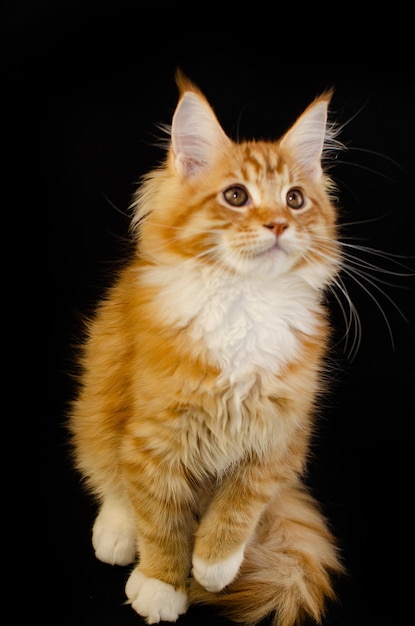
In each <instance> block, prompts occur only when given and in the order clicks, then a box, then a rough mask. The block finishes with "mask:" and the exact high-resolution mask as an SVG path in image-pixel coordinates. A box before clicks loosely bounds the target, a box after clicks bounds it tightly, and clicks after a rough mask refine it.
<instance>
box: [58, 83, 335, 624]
mask: <svg viewBox="0 0 415 626" xmlns="http://www.w3.org/2000/svg"><path fill="white" fill-rule="evenodd" d="M177 84H178V87H179V90H180V99H179V102H178V105H177V108H176V111H175V113H174V117H173V121H172V126H171V131H170V145H169V149H168V154H167V158H166V160H165V162H164V163H163V165H162V166H161V167H159V168H158V169H156V170H154V171H152V172H150V173H149V174H148V175H147V176H146V177H145V180H144V181H143V184H142V186H141V187H140V189H139V190H138V192H137V194H136V197H135V199H134V203H133V207H132V208H133V210H134V216H133V220H132V227H133V232H134V235H135V237H136V240H137V246H136V254H135V256H134V258H132V260H131V261H129V262H128V264H127V265H126V267H125V268H124V269H123V270H122V271H121V272H120V274H119V276H118V279H117V280H116V281H115V284H114V285H113V287H112V288H111V289H110V290H109V292H108V293H107V295H106V297H105V299H104V300H103V301H102V303H101V304H100V306H99V307H98V310H97V312H96V314H95V316H94V319H92V320H91V321H90V322H89V324H88V326H87V340H86V342H85V345H84V351H83V356H82V360H81V363H82V368H83V371H82V377H81V381H80V383H81V385H80V391H79V396H78V398H77V400H76V401H75V402H74V405H73V408H72V412H71V421H70V428H71V433H72V437H73V446H74V451H75V457H76V465H77V467H78V469H79V471H80V472H81V474H82V475H83V476H84V477H85V480H86V483H87V485H88V487H89V488H90V490H91V492H92V493H93V494H94V495H95V496H96V497H97V499H98V500H99V504H100V509H99V513H98V516H97V518H96V521H95V524H94V528H93V535H92V542H93V546H94V549H95V553H96V556H97V558H98V559H100V560H101V561H104V562H106V563H111V564H119V565H126V564H129V563H135V562H136V563H135V565H134V568H133V569H132V571H131V575H130V577H129V579H128V582H127V585H126V594H127V596H128V598H129V602H130V603H131V606H132V607H133V609H134V610H135V611H136V612H137V613H139V614H140V615H141V616H143V617H144V618H146V620H147V623H148V624H156V623H158V622H160V621H162V620H165V621H170V622H175V621H176V620H177V619H178V618H179V616H180V615H181V614H183V613H185V611H186V609H187V607H188V605H189V604H190V603H193V602H194V603H210V604H212V605H216V606H217V607H219V609H220V610H223V611H224V612H225V613H226V614H227V615H228V616H229V617H230V618H231V619H233V620H235V621H236V622H241V623H244V624H256V623H257V622H259V621H260V620H261V619H263V618H264V617H265V616H267V615H270V614H271V615H273V616H274V624H276V625H278V626H291V625H293V624H297V623H300V622H301V620H302V619H303V618H305V617H310V616H311V617H312V618H314V619H315V620H316V621H320V619H321V617H322V615H323V614H324V608H325V604H326V600H327V599H330V598H333V597H334V591H333V584H332V580H331V576H332V575H333V574H335V573H340V572H341V571H342V569H343V568H342V565H341V563H340V560H339V557H338V554H337V549H336V546H335V542H334V539H333V537H332V535H331V533H330V530H329V528H328V526H327V524H326V521H325V519H324V517H323V516H322V514H321V512H320V511H319V507H318V505H317V504H316V502H314V500H313V498H312V497H311V495H310V494H309V493H307V489H306V487H305V486H304V484H303V478H302V476H303V472H304V469H305V465H306V462H307V454H308V449H309V444H310V437H311V435H312V432H313V414H314V412H315V409H316V405H317V403H318V398H319V395H320V393H321V392H322V391H323V376H324V367H325V357H326V353H327V349H328V344H329V338H330V329H329V325H328V320H327V313H326V311H325V309H324V306H323V305H322V299H323V294H324V291H325V289H327V287H328V286H329V285H330V284H331V283H332V282H333V281H334V280H335V278H336V276H337V274H338V272H339V270H340V267H341V257H340V251H339V250H340V248H339V244H338V242H337V229H336V210H335V209H334V206H333V204H332V201H331V193H332V192H333V185H332V183H331V181H330V179H329V177H328V175H327V173H325V172H324V170H323V168H322V162H324V157H325V156H327V151H328V150H330V149H332V148H333V147H334V148H335V147H336V144H337V142H336V140H335V132H334V130H333V127H332V126H331V125H329V124H328V123H327V109H328V105H329V102H330V97H331V93H330V92H326V93H324V94H323V95H321V96H320V97H318V98H316V99H315V101H314V102H312V103H311V104H310V106H309V107H308V108H307V109H306V110H305V112H304V113H303V114H302V115H301V116H300V117H299V119H298V120H297V121H296V122H295V124H294V125H293V126H292V127H291V128H290V129H289V130H288V132H286V133H285V134H284V136H283V137H282V138H281V139H279V140H278V141H270V142H266V141H246V142H242V143H235V142H233V141H232V140H231V139H229V138H228V136H227V135H226V134H225V132H224V131H223V130H222V128H221V126H220V125H219V122H218V120H217V118H216V116H215V114H214V112H213V110H212V108H211V107H210V105H209V104H208V102H207V100H206V99H205V97H204V96H203V94H202V93H201V92H200V91H199V89H198V88H197V87H196V86H195V85H193V84H192V83H191V82H190V81H189V80H188V79H187V78H186V77H185V76H183V75H182V74H181V73H180V72H178V74H177Z"/></svg>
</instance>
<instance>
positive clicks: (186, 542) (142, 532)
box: [125, 463, 195, 624]
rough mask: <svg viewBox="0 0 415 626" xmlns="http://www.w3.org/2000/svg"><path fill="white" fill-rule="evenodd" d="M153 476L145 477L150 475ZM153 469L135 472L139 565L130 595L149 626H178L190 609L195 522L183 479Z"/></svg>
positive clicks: (129, 584) (131, 580)
mask: <svg viewBox="0 0 415 626" xmlns="http://www.w3.org/2000/svg"><path fill="white" fill-rule="evenodd" d="M149 468H150V471H148V473H147V474H146V472H147V470H148V469H149ZM150 472H151V464H150V463H148V464H147V466H146V467H142V469H141V474H140V475H139V474H138V473H136V475H135V478H136V480H135V483H134V485H133V486H132V488H131V490H130V498H131V501H132V504H133V507H134V510H135V512H136V520H137V527H138V534H139V537H140V546H139V564H138V566H137V567H136V568H135V569H134V570H133V571H132V573H131V575H130V577H129V579H128V581H127V584H126V587H125V592H126V595H127V597H128V600H129V602H130V604H131V606H132V608H133V609H134V610H135V611H136V612H137V613H138V614H139V615H141V616H142V617H144V618H145V619H146V621H147V623H148V624H157V623H159V622H160V621H169V622H175V621H176V620H177V619H178V618H179V616H180V615H182V614H183V613H185V612H186V609H187V582H188V577H189V573H190V567H191V549H192V544H193V533H194V525H195V521H194V517H193V508H192V506H191V502H192V501H193V497H192V494H191V492H190V490H189V488H188V486H187V485H186V483H185V481H184V480H183V478H182V477H181V476H174V475H173V474H174V472H173V471H172V469H171V468H170V472H169V471H167V470H163V472H160V474H161V476H154V475H153V476H152V475H151V473H150Z"/></svg>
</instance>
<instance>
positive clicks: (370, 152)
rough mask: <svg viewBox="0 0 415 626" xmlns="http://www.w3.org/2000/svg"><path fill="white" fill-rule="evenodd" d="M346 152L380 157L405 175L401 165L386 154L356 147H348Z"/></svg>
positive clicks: (405, 172)
mask: <svg viewBox="0 0 415 626" xmlns="http://www.w3.org/2000/svg"><path fill="white" fill-rule="evenodd" d="M347 150H348V152H349V151H354V152H364V153H366V154H372V155H374V156H378V157H380V158H382V159H385V161H389V163H392V164H393V165H395V166H396V167H397V168H398V169H400V170H401V172H402V173H403V174H407V171H406V170H405V169H404V168H403V167H402V165H401V164H400V163H398V161H395V159H392V158H391V157H390V156H388V155H387V154H383V153H382V152H377V151H376V150H369V149H368V148H358V147H355V146H348V148H347Z"/></svg>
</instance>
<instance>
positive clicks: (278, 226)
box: [264, 222, 288, 237]
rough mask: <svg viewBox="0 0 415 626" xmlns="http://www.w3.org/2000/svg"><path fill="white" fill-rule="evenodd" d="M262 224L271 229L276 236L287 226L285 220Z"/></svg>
mask: <svg viewBox="0 0 415 626" xmlns="http://www.w3.org/2000/svg"><path fill="white" fill-rule="evenodd" d="M264 226H265V228H269V230H272V232H273V233H274V235H275V236H276V237H280V236H281V235H282V233H283V232H284V230H285V229H286V228H288V224H287V222H271V223H270V224H264Z"/></svg>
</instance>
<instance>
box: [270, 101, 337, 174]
mask: <svg viewBox="0 0 415 626" xmlns="http://www.w3.org/2000/svg"><path fill="white" fill-rule="evenodd" d="M331 95H332V92H331V91H327V92H325V93H324V94H323V95H321V96H320V97H318V98H316V100H315V101H314V102H312V103H311V104H310V105H309V106H308V107H307V109H306V110H305V111H304V113H303V114H302V115H300V117H299V118H298V119H297V121H296V122H295V123H294V124H293V126H291V128H290V129H289V130H288V131H287V132H286V133H285V135H284V136H283V138H282V139H281V141H280V145H281V147H282V148H283V149H285V150H287V151H288V153H289V154H290V155H292V157H293V159H294V161H295V162H297V163H298V164H299V165H300V166H301V168H302V169H303V170H304V171H305V172H306V173H307V175H308V176H310V178H311V179H312V180H315V181H317V180H319V179H320V177H321V175H322V167H321V159H322V155H323V149H324V144H325V140H326V139H327V137H328V131H327V114H328V105H329V102H330V99H331Z"/></svg>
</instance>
